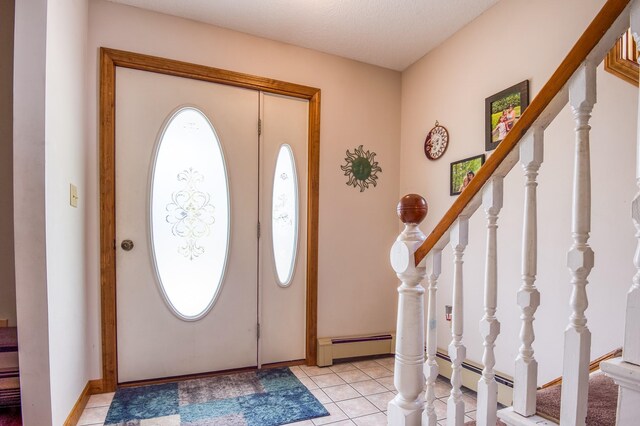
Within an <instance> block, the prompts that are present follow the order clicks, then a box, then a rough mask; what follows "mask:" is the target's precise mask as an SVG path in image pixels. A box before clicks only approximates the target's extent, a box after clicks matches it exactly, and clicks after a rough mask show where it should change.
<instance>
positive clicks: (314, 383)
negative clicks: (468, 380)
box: [78, 357, 476, 426]
mask: <svg viewBox="0 0 640 426" xmlns="http://www.w3.org/2000/svg"><path fill="white" fill-rule="evenodd" d="M393 364H394V359H393V358H392V357H389V358H380V359H375V360H367V361H358V362H351V363H341V364H336V365H334V366H332V367H324V368H319V367H307V366H300V367H291V371H292V372H293V374H295V375H296V377H298V379H300V381H301V382H302V383H303V384H304V385H305V386H306V387H307V388H308V389H309V390H310V391H311V393H313V395H315V397H316V398H317V399H318V401H320V402H321V403H322V404H323V405H324V406H325V407H326V409H327V411H329V414H330V415H329V416H326V417H319V418H317V419H313V420H305V421H302V422H297V423H292V425H297V426H319V425H331V426H342V425H358V426H378V425H380V426H386V425H387V415H386V413H387V404H388V403H389V401H390V400H391V399H392V398H393V397H394V396H395V394H396V393H397V392H396V390H395V387H394V386H393V367H394V365H393ZM450 391H451V385H450V384H449V382H448V380H447V379H445V378H443V377H439V378H438V380H437V382H436V397H437V398H438V399H437V400H436V401H435V408H436V414H437V416H438V423H439V424H440V425H442V426H444V425H445V423H446V415H447V398H448V397H449V392H450ZM463 392H464V393H463V399H464V402H465V410H466V416H467V420H472V419H475V417H476V411H475V410H476V395H475V392H473V391H470V390H468V389H466V388H464V389H463ZM112 399H113V393H107V394H100V395H92V396H91V398H90V399H89V402H88V403H87V407H86V408H85V410H84V412H83V413H82V417H80V421H79V422H78V426H88V425H91V426H94V425H103V423H104V420H105V419H106V417H107V411H109V405H110V404H111V400H112ZM141 424H142V425H144V424H145V422H144V421H143V422H142V423H141ZM149 425H151V424H149Z"/></svg>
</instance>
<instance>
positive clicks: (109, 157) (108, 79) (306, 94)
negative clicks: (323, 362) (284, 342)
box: [100, 47, 320, 392]
mask: <svg viewBox="0 0 640 426" xmlns="http://www.w3.org/2000/svg"><path fill="white" fill-rule="evenodd" d="M116 67H123V68H130V69H135V70H141V71H149V72H155V73H159V74H166V75H172V76H176V77H185V78H191V79H195V80H202V81H208V82H212V83H220V84H227V85H230V86H237V87H243V88H246V89H253V90H261V91H263V92H267V93H276V94H280V95H286V96H291V97H295V98H300V99H306V100H308V101H309V137H308V164H307V166H308V178H307V187H308V198H307V212H308V213H307V271H306V272H307V300H306V311H307V313H306V321H307V324H306V363H307V365H315V364H316V356H317V337H318V336H317V325H318V195H319V172H320V89H316V88H314V87H308V86H302V85H299V84H293V83H287V82H284V81H279V80H273V79H269V78H264V77H258V76H254V75H249V74H243V73H238V72H233V71H227V70H223V69H219V68H212V67H207V66H204V65H196V64H190V63H187V62H181V61H176V60H172V59H165V58H160V57H156V56H149V55H143V54H139V53H132V52H126V51H122V50H115V49H108V48H104V47H101V48H100V285H101V289H100V295H101V312H102V313H101V326H102V391H103V392H113V391H114V390H115V389H116V386H117V382H118V379H117V371H118V364H117V363H118V358H117V322H116V256H115V254H116V223H115V212H116V210H115V190H116V181H115V180H116V179H115V166H116V165H115V95H116V93H115V85H116Z"/></svg>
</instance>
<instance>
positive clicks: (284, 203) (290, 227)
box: [271, 144, 298, 286]
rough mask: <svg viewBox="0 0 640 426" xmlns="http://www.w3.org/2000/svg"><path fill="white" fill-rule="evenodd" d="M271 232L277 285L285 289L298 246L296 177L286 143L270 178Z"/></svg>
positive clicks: (293, 163)
mask: <svg viewBox="0 0 640 426" xmlns="http://www.w3.org/2000/svg"><path fill="white" fill-rule="evenodd" d="M271 230H272V245H273V258H274V262H275V269H276V276H277V278H278V283H279V284H280V285H281V286H288V285H289V284H290V283H291V278H292V277H293V269H294V266H295V260H296V252H297V245H298V177H297V176H296V165H295V160H294V157H293V151H292V150H291V147H290V146H289V145H287V144H283V145H281V146H280V150H279V151H278V159H277V160H276V168H275V173H274V176H273V194H272V208H271Z"/></svg>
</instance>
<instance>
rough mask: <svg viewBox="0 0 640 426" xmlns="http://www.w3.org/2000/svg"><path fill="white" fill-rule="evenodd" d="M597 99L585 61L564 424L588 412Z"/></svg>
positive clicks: (578, 102) (577, 83) (578, 90)
mask: <svg viewBox="0 0 640 426" xmlns="http://www.w3.org/2000/svg"><path fill="white" fill-rule="evenodd" d="M595 102H596V66H595V64H592V63H589V62H584V63H583V64H582V65H581V66H580V68H578V70H577V71H576V73H575V74H574V75H573V77H572V78H571V80H570V81H569V103H570V104H571V109H572V111H573V116H574V119H575V122H576V128H575V132H576V141H575V168H574V174H573V209H572V210H573V215H572V224H571V234H572V237H573V244H572V246H571V249H570V250H569V252H568V255H567V266H568V267H569V270H570V271H571V284H572V286H573V289H572V292H571V299H570V302H569V304H570V306H571V311H572V313H571V317H570V319H569V325H568V326H567V329H566V330H565V333H564V359H563V367H562V397H561V406H562V408H561V412H560V423H561V424H563V425H564V424H566V425H576V426H582V425H584V424H585V421H586V417H587V395H588V390H589V358H590V353H591V332H590V331H589V328H588V327H587V318H586V316H585V310H586V309H587V306H588V305H589V304H588V301H587V291H586V287H587V283H588V281H587V278H588V276H589V273H590V272H591V268H593V260H594V256H593V250H591V247H590V246H589V244H588V242H587V241H588V240H589V232H590V230H591V170H590V158H589V130H590V129H591V127H590V126H589V118H590V117H591V110H592V109H593V105H594V104H595Z"/></svg>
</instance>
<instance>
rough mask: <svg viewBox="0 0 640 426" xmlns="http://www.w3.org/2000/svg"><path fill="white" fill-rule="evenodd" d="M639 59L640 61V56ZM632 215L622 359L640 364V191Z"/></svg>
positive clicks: (637, 34) (639, 154)
mask: <svg viewBox="0 0 640 426" xmlns="http://www.w3.org/2000/svg"><path fill="white" fill-rule="evenodd" d="M631 34H632V35H633V38H634V39H635V41H636V44H638V43H640V2H638V1H636V2H634V4H633V6H632V8H631ZM638 45H640V44H638ZM638 59H639V61H638V62H639V63H640V58H638ZM639 111H640V110H639ZM639 116H640V113H639ZM639 128H640V126H639ZM636 185H638V187H640V133H638V141H637V148H636ZM631 217H632V219H633V226H635V228H636V234H635V237H636V239H637V240H638V243H637V247H636V253H635V256H634V257H633V264H634V266H635V267H636V274H635V275H634V277H633V284H632V285H631V288H630V289H629V292H628V293H627V309H626V314H625V322H624V323H625V326H624V344H623V351H622V359H623V361H625V362H630V363H632V364H636V365H640V333H638V324H640V192H638V193H637V194H636V196H635V198H634V199H633V202H632V204H631Z"/></svg>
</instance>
